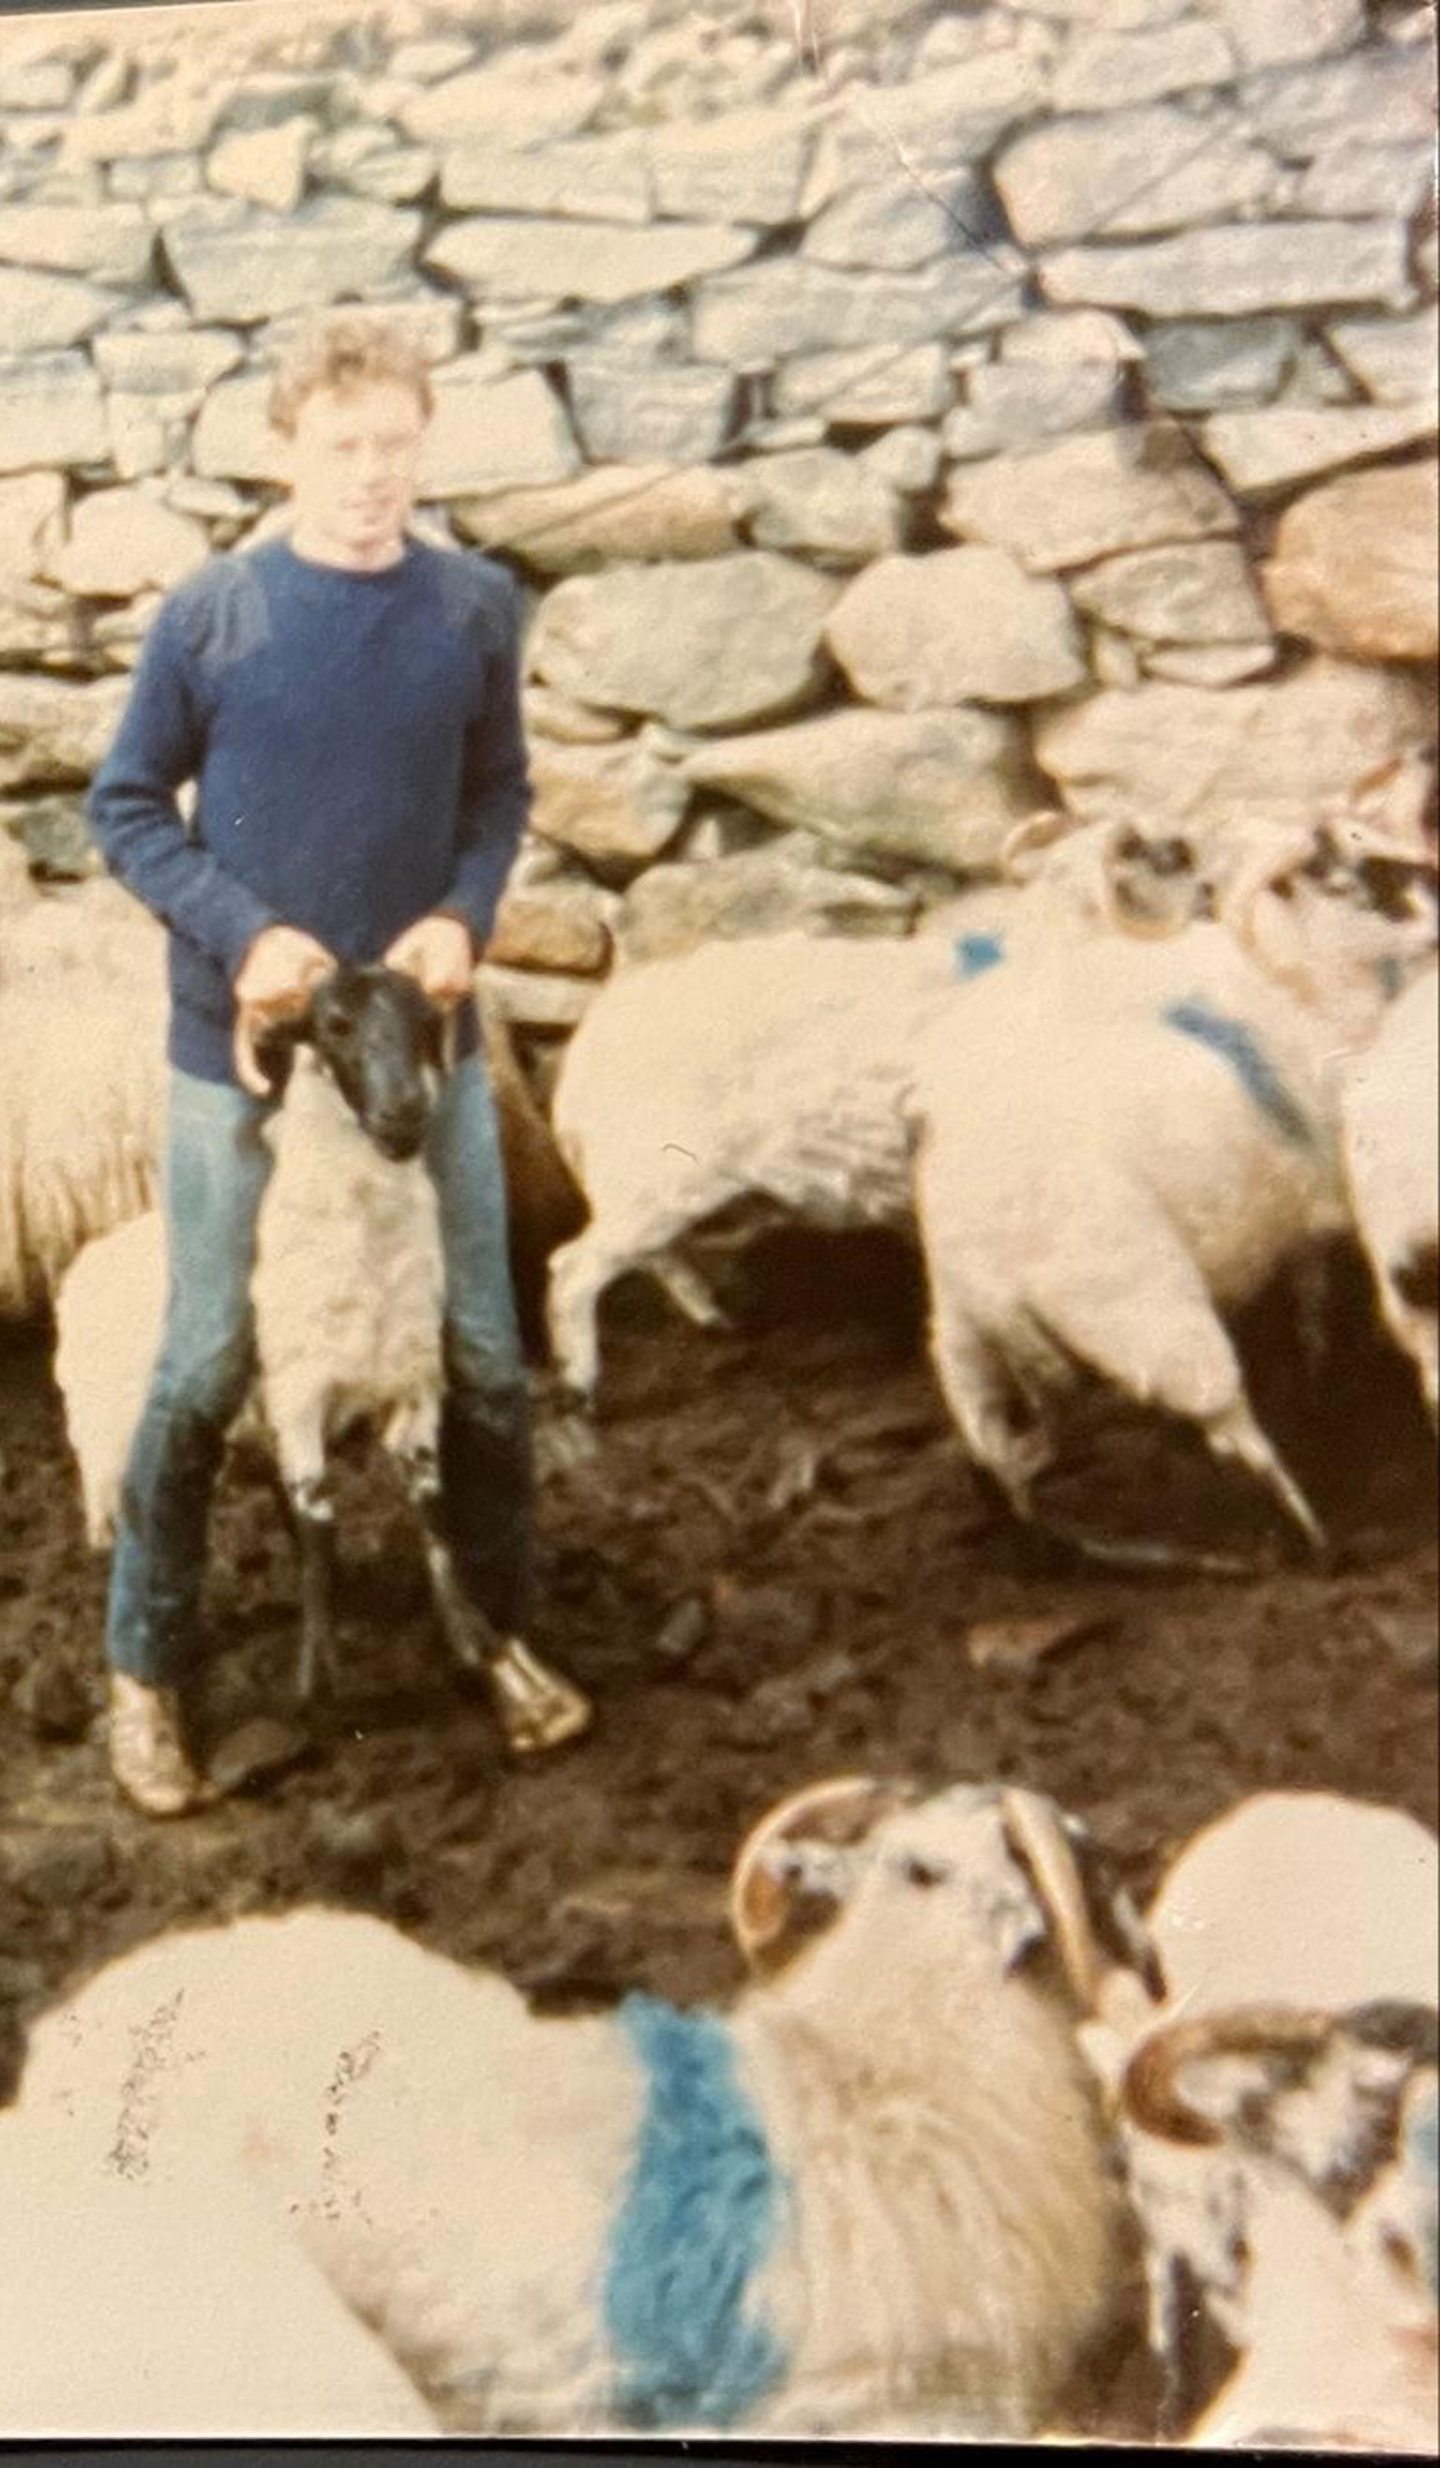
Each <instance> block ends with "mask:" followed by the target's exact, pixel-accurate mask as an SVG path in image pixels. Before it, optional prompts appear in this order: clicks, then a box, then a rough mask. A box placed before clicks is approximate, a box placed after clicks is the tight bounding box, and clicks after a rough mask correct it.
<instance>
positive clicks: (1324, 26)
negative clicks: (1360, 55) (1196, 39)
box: [1219, 0, 1365, 69]
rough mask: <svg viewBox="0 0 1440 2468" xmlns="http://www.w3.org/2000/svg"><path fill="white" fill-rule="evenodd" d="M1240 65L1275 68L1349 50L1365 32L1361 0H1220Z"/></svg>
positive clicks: (1223, 18)
mask: <svg viewBox="0 0 1440 2468" xmlns="http://www.w3.org/2000/svg"><path fill="white" fill-rule="evenodd" d="M1219 14H1220V22H1221V24H1222V26H1223V27H1224V28H1225V31H1226V33H1227V34H1228V35H1229V37H1230V40H1231V43H1232V44H1233V46H1234V49H1235V53H1236V56H1237V58H1238V60H1239V62H1240V65H1241V67H1242V68H1245V69H1268V68H1279V67H1280V66H1282V65H1287V64H1288V63H1290V62H1292V61H1297V60H1316V59H1319V58H1320V57H1321V55H1322V54H1323V53H1325V52H1334V51H1348V50H1349V49H1350V46H1351V45H1352V43H1358V42H1360V41H1361V40H1362V38H1363V36H1364V33H1365V5H1364V0H1220V6H1219Z"/></svg>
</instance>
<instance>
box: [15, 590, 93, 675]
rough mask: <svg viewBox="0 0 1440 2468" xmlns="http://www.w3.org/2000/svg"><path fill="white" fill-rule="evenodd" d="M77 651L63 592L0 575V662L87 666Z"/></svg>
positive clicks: (70, 612)
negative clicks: (34, 662) (37, 662)
mask: <svg viewBox="0 0 1440 2468" xmlns="http://www.w3.org/2000/svg"><path fill="white" fill-rule="evenodd" d="M80 653H81V641H80V636H79V632H78V629H77V626H76V621H75V611H74V609H73V607H72V605H71V603H70V600H69V599H68V597H67V596H66V594H65V593H64V592H63V591H60V590H58V589H57V588H56V587H55V586H54V585H53V584H49V583H27V582H17V581H12V580H10V579H9V578H7V577H6V576H4V575H0V661H5V662H14V663H16V664H20V663H25V664H29V663H30V662H32V661H40V662H43V663H44V664H45V665H47V666H53V667H71V666H78V665H84V666H86V667H88V666H89V665H90V663H89V661H88V660H84V661H82V660H81V659H80V658H79V657H78V655H79V654H80Z"/></svg>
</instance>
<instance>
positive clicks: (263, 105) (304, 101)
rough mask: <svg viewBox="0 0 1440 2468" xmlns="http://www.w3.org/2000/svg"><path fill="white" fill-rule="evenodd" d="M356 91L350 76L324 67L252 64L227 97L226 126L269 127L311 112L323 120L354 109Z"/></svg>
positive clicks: (225, 107) (225, 99)
mask: <svg viewBox="0 0 1440 2468" xmlns="http://www.w3.org/2000/svg"><path fill="white" fill-rule="evenodd" d="M358 99H359V98H358V95H357V94H356V92H355V90H354V88H353V86H352V85H351V82H350V80H349V79H348V78H345V77H337V76H333V75H331V74H328V73H327V72H325V71H321V72H319V73H318V74H316V73H314V72H312V71H310V70H301V71H299V72H298V73H297V72H296V71H294V70H291V69H258V68H256V67H255V65H254V64H253V62H252V64H251V65H250V66H249V67H248V68H247V70H246V72H245V77H244V80H243V82H242V83H241V84H239V85H237V86H235V87H234V88H233V89H232V90H231V92H230V94H229V95H228V97H226V98H224V103H223V109H222V113H221V117H222V119H223V120H224V123H225V126H226V127H227V129H244V130H253V129H269V128H276V127H279V126H281V125H282V124H283V123H284V122H285V121H286V120H293V119H294V118H295V117H296V115H297V113H301V112H304V113H308V114H309V115H310V116H311V117H312V118H313V119H315V120H318V121H320V122H321V123H322V124H323V123H328V122H329V121H331V120H333V119H335V118H337V117H339V116H340V115H342V114H345V113H350V112H353V111H354V110H355V108H356V106H357V102H358Z"/></svg>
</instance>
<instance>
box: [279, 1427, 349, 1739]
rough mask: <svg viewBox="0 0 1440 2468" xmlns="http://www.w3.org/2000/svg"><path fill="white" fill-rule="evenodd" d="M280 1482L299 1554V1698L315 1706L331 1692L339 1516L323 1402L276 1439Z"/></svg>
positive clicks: (297, 1693) (333, 1671)
mask: <svg viewBox="0 0 1440 2468" xmlns="http://www.w3.org/2000/svg"><path fill="white" fill-rule="evenodd" d="M276 1451H277V1454H278V1456H279V1459H280V1476H281V1480H282V1482H283V1483H284V1486H285V1496H286V1498H287V1499H288V1501H289V1503H290V1511H291V1515H292V1517H293V1519H294V1524H295V1540H296V1544H297V1547H298V1549H299V1553H300V1651H299V1656H298V1660H297V1663H296V1673H295V1694H296V1696H297V1698H298V1700H299V1702H300V1704H301V1705H302V1706H309V1705H311V1704H312V1703H313V1702H314V1700H315V1697H316V1696H317V1694H318V1692H319V1688H320V1685H321V1683H322V1682H323V1683H324V1684H325V1686H327V1687H333V1685H334V1681H335V1674H336V1654H335V1612H334V1596H335V1511H334V1508H333V1507H332V1505H331V1502H330V1500H329V1498H328V1496H327V1494H326V1489H325V1427H324V1412H323V1408H322V1406H321V1405H320V1403H319V1401H318V1400H317V1401H315V1402H314V1403H313V1404H307V1405H306V1407H305V1408H304V1410H303V1411H302V1412H300V1413H298V1414H296V1415H295V1416H294V1417H292V1418H287V1419H286V1422H285V1425H284V1428H283V1429H282V1430H280V1431H278V1432H277V1434H276Z"/></svg>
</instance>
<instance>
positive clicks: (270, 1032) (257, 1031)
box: [234, 1004, 313, 1098]
mask: <svg viewBox="0 0 1440 2468" xmlns="http://www.w3.org/2000/svg"><path fill="white" fill-rule="evenodd" d="M312 1034H313V1022H312V1019H311V1014H310V1007H309V1005H308V1004H307V1005H306V1007H305V1010H304V1011H303V1012H301V1013H298V1014H297V1015H296V1016H294V1017H293V1018H291V1019H288V1020H268V1021H266V1022H264V1023H263V1025H261V1026H260V1027H258V1028H251V1027H250V1025H249V1023H248V1022H247V1021H246V1020H245V1018H244V1017H243V1015H242V1016H241V1017H240V1018H238V1019H237V1020H236V1023H235V1042H234V1056H235V1077H236V1078H237V1080H238V1081H239V1083H240V1085H241V1087H242V1088H244V1089H248V1090H249V1092H250V1095H251V1096H252V1097H265V1098H275V1097H283V1096H284V1094H285V1091H286V1088H287V1087H288V1085H289V1081H290V1073H291V1070H292V1068H293V1066H294V1062H295V1049H296V1047H297V1046H298V1045H301V1044H303V1043H304V1041H305V1039H306V1038H308V1037H309V1036H311V1035H312Z"/></svg>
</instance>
